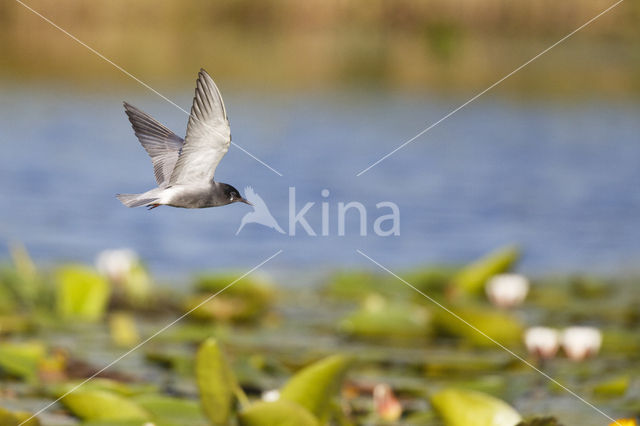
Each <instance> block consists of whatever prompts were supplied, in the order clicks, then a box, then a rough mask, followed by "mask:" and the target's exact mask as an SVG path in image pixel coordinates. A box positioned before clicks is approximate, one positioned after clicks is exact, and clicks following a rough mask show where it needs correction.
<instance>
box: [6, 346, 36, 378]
mask: <svg viewBox="0 0 640 426" xmlns="http://www.w3.org/2000/svg"><path fill="white" fill-rule="evenodd" d="M46 352H47V349H46V347H45V346H44V344H43V343H40V342H20V343H13V342H4V343H1V344H0V368H2V370H4V371H5V372H7V373H8V374H10V375H12V376H16V377H19V378H21V379H23V380H26V381H29V382H33V381H35V380H36V379H37V377H38V365H39V364H40V362H41V361H42V360H43V359H44V358H45V356H46Z"/></svg>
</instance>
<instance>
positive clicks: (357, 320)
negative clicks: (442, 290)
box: [339, 296, 430, 339]
mask: <svg viewBox="0 0 640 426" xmlns="http://www.w3.org/2000/svg"><path fill="white" fill-rule="evenodd" d="M377 299H379V297H378V298H377ZM339 328H340V330H341V331H342V332H344V333H346V334H349V335H352V336H356V337H363V338H389V339H407V338H426V337H427V336H428V335H429V331H430V315H429V312H428V311H427V310H426V309H425V308H424V307H422V306H415V305H412V304H409V303H399V302H395V303H387V302H386V301H384V300H383V299H382V300H380V301H379V302H376V301H372V297H371V296H370V297H369V298H368V299H367V302H365V304H364V306H363V307H362V308H360V309H359V310H357V311H355V312H353V313H351V314H349V315H348V316H347V317H346V318H344V319H343V320H342V321H341V322H340V327H339Z"/></svg>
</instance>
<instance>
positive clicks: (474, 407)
mask: <svg viewBox="0 0 640 426" xmlns="http://www.w3.org/2000/svg"><path fill="white" fill-rule="evenodd" d="M431 404H432V405H433V407H434V408H435V409H436V410H437V411H438V413H439V414H440V416H441V417H442V418H443V420H444V422H445V425H446V426H515V425H516V424H517V423H519V422H520V421H521V420H522V418H521V417H520V414H518V412H517V411H516V410H514V409H513V408H512V407H511V406H510V405H509V404H507V403H506V402H504V401H502V400H499V399H498V398H494V397H493V396H490V395H487V394H485V393H481V392H476V391H470V390H459V389H446V390H443V391H440V392H437V393H435V394H434V395H432V396H431Z"/></svg>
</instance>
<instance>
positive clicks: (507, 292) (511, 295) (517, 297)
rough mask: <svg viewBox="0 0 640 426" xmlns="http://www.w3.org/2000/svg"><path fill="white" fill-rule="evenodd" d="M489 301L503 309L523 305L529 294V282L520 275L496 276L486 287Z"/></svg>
mask: <svg viewBox="0 0 640 426" xmlns="http://www.w3.org/2000/svg"><path fill="white" fill-rule="evenodd" d="M485 291H486V293H487V297H488V298H489V301H490V302H491V303H493V304H494V305H496V306H499V307H501V308H511V307H513V306H517V305H519V304H521V303H522V302H523V301H524V299H525V297H527V293H528V292H529V280H527V278H526V277H524V276H522V275H519V274H498V275H494V276H493V277H492V278H491V279H490V280H489V281H487V284H486V286H485Z"/></svg>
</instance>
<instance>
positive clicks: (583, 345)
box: [561, 327, 602, 361]
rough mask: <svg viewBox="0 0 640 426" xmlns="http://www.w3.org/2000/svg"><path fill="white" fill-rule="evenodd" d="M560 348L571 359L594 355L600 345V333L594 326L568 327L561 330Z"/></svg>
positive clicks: (579, 359)
mask: <svg viewBox="0 0 640 426" xmlns="http://www.w3.org/2000/svg"><path fill="white" fill-rule="evenodd" d="M561 343H562V348H563V349H564V351H565V353H566V354H567V356H568V357H569V359H571V360H573V361H582V360H583V359H585V358H588V357H590V356H594V355H596V354H597V353H598V351H599V350H600V346H601V345H602V333H601V332H600V330H598V329H597V328H595V327H569V328H567V329H565V330H564V331H563V332H562V337H561Z"/></svg>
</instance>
